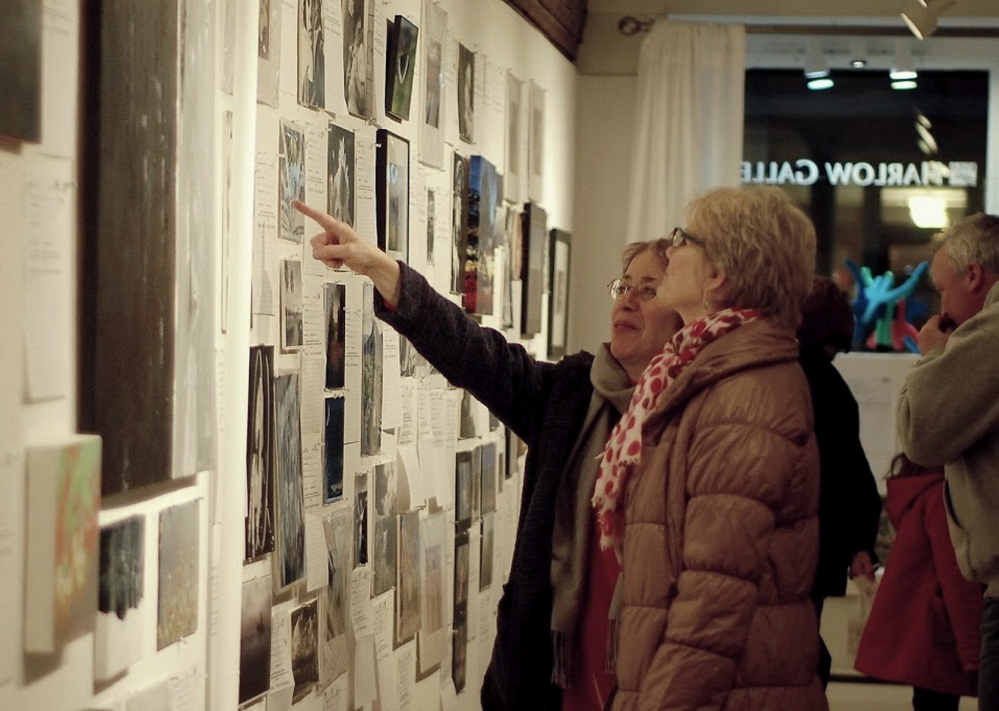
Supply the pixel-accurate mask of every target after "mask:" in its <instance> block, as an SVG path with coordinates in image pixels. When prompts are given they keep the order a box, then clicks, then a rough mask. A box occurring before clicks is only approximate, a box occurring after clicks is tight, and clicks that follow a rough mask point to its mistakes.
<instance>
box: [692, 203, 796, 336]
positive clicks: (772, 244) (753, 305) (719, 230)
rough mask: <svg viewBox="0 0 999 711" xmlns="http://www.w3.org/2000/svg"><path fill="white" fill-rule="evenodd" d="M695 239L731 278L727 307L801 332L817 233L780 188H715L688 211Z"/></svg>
mask: <svg viewBox="0 0 999 711" xmlns="http://www.w3.org/2000/svg"><path fill="white" fill-rule="evenodd" d="M687 219H688V222H687V224H688V225H691V234H693V235H694V236H695V237H697V238H698V239H700V240H701V241H703V242H704V247H705V251H706V255H707V258H708V259H709V260H710V261H711V262H713V263H714V264H715V265H716V266H718V267H719V268H720V269H722V270H723V271H724V272H725V274H726V276H727V277H728V288H729V291H728V304H727V305H728V306H735V307H738V308H746V309H758V310H759V311H760V312H762V314H763V316H764V317H765V318H767V319H768V320H769V321H771V322H773V323H776V324H777V325H781V326H790V327H791V328H797V327H798V324H799V323H800V322H801V311H802V304H803V303H804V301H805V297H806V296H807V295H808V291H809V288H810V287H811V285H812V274H813V273H814V271H815V227H814V226H813V225H812V221H811V219H810V218H809V217H808V215H806V214H805V213H804V212H803V211H802V210H801V209H800V208H799V207H798V206H797V205H795V204H794V203H793V202H792V201H791V198H790V197H788V195H787V194H786V193H785V192H784V191H782V190H781V189H780V188H775V187H768V186H760V185H754V186H745V187H741V188H715V189H714V190H710V191H708V192H706V193H704V194H702V195H699V196H698V197H696V198H694V199H693V200H691V201H690V203H689V204H688V205H687Z"/></svg>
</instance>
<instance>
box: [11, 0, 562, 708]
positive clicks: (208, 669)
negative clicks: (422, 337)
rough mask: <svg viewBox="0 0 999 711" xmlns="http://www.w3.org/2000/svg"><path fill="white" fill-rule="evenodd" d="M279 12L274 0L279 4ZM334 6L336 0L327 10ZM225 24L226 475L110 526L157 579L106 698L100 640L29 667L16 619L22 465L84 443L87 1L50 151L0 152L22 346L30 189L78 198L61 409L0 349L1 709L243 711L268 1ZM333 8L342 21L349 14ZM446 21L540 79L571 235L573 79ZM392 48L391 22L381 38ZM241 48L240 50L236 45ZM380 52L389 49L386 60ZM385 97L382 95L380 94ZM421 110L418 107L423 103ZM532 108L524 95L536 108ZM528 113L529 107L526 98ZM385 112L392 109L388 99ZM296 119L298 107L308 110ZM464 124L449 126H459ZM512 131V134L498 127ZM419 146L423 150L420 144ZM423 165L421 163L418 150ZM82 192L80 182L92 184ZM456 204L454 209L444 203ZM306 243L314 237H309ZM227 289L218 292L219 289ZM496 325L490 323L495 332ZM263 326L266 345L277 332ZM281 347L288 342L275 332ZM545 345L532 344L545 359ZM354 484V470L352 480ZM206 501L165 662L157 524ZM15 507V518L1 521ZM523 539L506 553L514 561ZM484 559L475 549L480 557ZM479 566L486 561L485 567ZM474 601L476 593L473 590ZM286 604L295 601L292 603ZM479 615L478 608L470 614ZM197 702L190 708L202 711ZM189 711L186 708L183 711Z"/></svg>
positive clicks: (482, 653)
mask: <svg viewBox="0 0 999 711" xmlns="http://www.w3.org/2000/svg"><path fill="white" fill-rule="evenodd" d="M275 1H278V0H275ZM283 1H284V2H285V5H287V9H286V10H285V11H286V12H287V11H288V10H291V11H292V13H293V12H294V7H295V6H296V3H294V2H291V1H289V0H283ZM327 1H328V2H329V1H330V0H327ZM205 2H207V3H208V4H209V6H210V7H211V8H212V10H213V12H214V13H215V17H216V24H217V27H216V37H217V38H218V45H219V46H218V53H217V56H218V66H217V67H216V70H217V71H216V72H214V75H209V76H204V77H202V80H203V81H206V82H211V83H212V84H213V85H214V86H216V87H218V83H219V76H218V75H219V73H220V72H221V67H222V64H223V62H224V61H229V58H230V57H231V58H232V61H233V63H234V68H235V71H234V87H233V92H232V95H227V94H226V93H224V92H221V91H218V92H217V95H216V103H217V107H216V108H217V111H216V114H217V120H216V126H215V135H216V136H217V137H218V143H217V144H216V146H215V165H214V166H210V167H207V166H206V169H212V170H214V172H215V179H216V184H217V185H218V189H219V192H220V193H221V191H222V189H223V183H222V180H223V172H222V167H223V166H222V165H221V163H220V161H221V148H220V146H221V134H222V115H223V112H224V111H226V110H231V111H232V112H233V116H234V120H233V139H234V148H233V154H232V186H231V195H232V205H233V213H232V225H233V228H232V238H231V239H232V241H231V244H230V247H229V248H230V252H229V256H228V259H227V260H226V266H227V268H228V273H229V280H228V293H227V296H228V305H229V306H228V319H227V331H226V333H224V334H223V333H222V332H221V331H220V330H219V332H218V333H217V335H216V364H215V365H216V373H217V378H218V383H217V390H218V395H219V399H218V408H219V430H218V440H219V458H218V461H219V464H218V470H217V471H211V472H202V473H200V474H198V475H197V476H196V477H194V478H193V479H192V480H187V481H185V482H182V483H181V484H180V485H179V486H169V487H164V488H162V489H151V490H149V491H146V492H139V493H138V494H137V495H136V496H133V497H124V498H123V499H120V500H117V501H115V502H114V506H113V507H106V508H105V510H103V511H102V512H101V516H100V521H101V523H102V524H107V523H110V522H113V521H116V520H119V519H121V518H124V517H126V516H128V515H131V514H133V513H142V514H145V515H146V516H147V523H146V551H145V559H144V563H145V570H146V588H145V594H146V598H147V600H148V601H149V602H150V603H151V604H149V605H147V607H146V619H145V628H146V640H145V643H144V649H145V652H146V654H145V658H144V659H143V660H142V661H140V662H139V663H137V664H135V665H133V666H132V667H131V668H130V670H129V671H128V672H127V674H125V675H124V676H122V677H121V678H119V679H116V680H115V681H114V682H113V683H111V684H110V685H106V686H102V687H100V688H95V686H94V684H93V679H92V670H93V636H92V635H90V634H88V635H85V636H83V637H81V638H79V639H77V640H75V641H74V642H72V643H70V644H69V645H68V646H67V647H66V648H65V649H64V650H63V652H62V655H61V656H60V657H58V658H56V659H52V660H47V665H39V664H38V663H36V662H34V661H31V662H29V661H27V660H25V658H24V657H23V656H22V654H21V651H20V650H21V641H20V640H21V625H20V619H21V615H20V611H21V610H22V609H23V608H24V605H26V604H30V593H28V594H27V595H26V594H25V591H24V590H23V570H24V565H25V561H24V556H23V550H24V544H25V539H24V526H25V521H24V507H23V503H24V477H23V470H22V464H23V452H24V448H25V446H26V445H30V444H31V443H32V442H39V441H42V440H46V439H49V438H52V437H58V436H60V435H64V434H68V433H71V432H74V431H76V428H77V423H76V414H75V413H76V411H77V402H76V388H77V382H76V357H75V353H76V345H75V344H76V340H77V335H76V334H77V327H76V318H77V308H78V303H77V298H76V284H77V274H76V271H77V267H78V266H79V260H78V258H77V253H76V245H77V241H78V234H77V229H78V227H77V224H76V212H77V205H76V199H77V198H76V192H75V181H76V180H78V178H77V146H76V142H77V136H76V126H77V121H78V106H79V104H78V97H77V85H78V80H79V76H80V71H81V67H80V66H79V59H78V57H79V46H78V45H79V42H78V37H79V33H80V18H79V12H80V8H79V6H80V3H78V2H76V1H75V0H67V2H65V3H46V4H45V8H46V13H45V30H44V38H43V47H44V68H43V70H44V89H43V93H44V96H43V106H42V109H43V129H44V130H43V141H42V143H41V144H40V145H38V146H29V145H21V144H18V143H14V142H6V141H4V142H0V217H2V220H3V223H4V225H5V227H6V229H5V230H4V231H3V234H4V237H3V244H4V247H5V250H4V251H5V259H4V260H2V265H0V284H2V286H0V289H2V298H0V327H2V328H3V330H4V332H5V333H8V334H23V333H24V323H25V318H24V307H25V305H26V304H29V303H30V302H29V300H28V299H27V298H26V293H25V284H24V281H23V275H22V260H23V256H24V254H25V251H26V246H27V245H26V243H25V239H26V234H27V233H28V230H27V229H26V226H27V225H28V223H29V222H30V220H31V217H32V215H33V214H35V213H34V212H33V210H37V209H38V208H37V206H36V205H34V204H33V203H32V202H31V201H30V200H29V188H30V187H31V185H32V184H33V182H32V179H33V178H32V176H36V175H39V174H44V175H51V174H55V175H57V176H60V177H64V178H65V179H64V180H63V182H64V183H66V184H67V186H66V187H65V189H66V190H68V191H69V194H70V196H71V200H70V205H71V207H70V209H69V210H68V211H67V212H66V214H65V216H64V217H65V219H64V220H63V221H62V222H60V223H59V229H58V238H59V239H60V240H61V241H62V242H63V244H64V247H65V257H66V258H65V262H64V279H63V281H62V286H63V287H64V288H65V292H64V296H65V298H64V302H63V304H62V306H63V309H64V315H65V321H64V323H63V325H62V326H61V327H60V326H59V325H58V324H59V321H58V320H57V319H55V318H52V319H50V320H48V321H47V322H46V326H48V327H49V330H50V332H51V333H50V335H51V338H52V341H51V344H50V345H48V346H47V347H46V348H47V352H48V353H49V354H50V355H51V354H52V352H54V351H58V352H59V353H62V354H64V355H63V358H64V360H63V361H62V365H61V366H60V373H59V375H60V376H61V377H63V378H64V380H65V383H66V387H65V394H64V396H62V397H60V398H56V399H52V400H48V401H45V402H38V403H28V402H26V400H25V396H24V393H25V388H26V377H25V370H26V369H25V360H24V348H25V346H24V343H23V338H21V337H9V338H6V339H2V340H0V362H2V363H3V364H4V367H3V368H2V369H0V502H2V503H0V610H2V612H3V615H4V619H5V620H7V621H8V622H7V623H6V624H4V625H3V626H0V708H2V709H11V710H12V711H21V710H22V709H29V708H44V709H46V710H47V711H49V710H51V711H62V710H66V711H70V710H75V709H80V708H91V707H93V708H116V709H117V708H124V705H123V704H124V703H125V702H127V700H128V699H129V698H130V697H132V696H133V695H134V694H135V693H137V692H140V691H142V690H143V689H146V688H148V687H149V686H151V685H154V684H156V683H158V682H160V681H163V680H168V679H171V678H179V677H182V676H184V675H186V674H188V673H191V674H193V677H192V678H191V680H192V685H191V689H192V690H193V691H194V692H195V697H196V699H197V700H199V701H200V698H201V697H202V695H204V696H205V700H206V702H207V706H208V707H209V708H215V709H227V710H228V709H233V708H235V707H236V696H237V690H238V679H239V674H238V669H239V620H240V610H239V607H240V606H239V603H238V601H239V600H240V596H241V583H242V578H243V574H244V569H243V565H242V550H243V535H244V534H243V500H244V496H245V427H246V414H245V413H246V382H247V351H248V346H249V345H250V344H251V342H257V341H256V340H255V339H257V338H258V337H259V336H260V335H261V333H256V334H251V329H250V316H249V312H250V279H251V251H252V235H253V232H254V226H253V204H254V195H253V187H254V181H253V173H254V164H255V158H256V154H257V150H258V148H257V146H258V143H257V138H258V126H257V112H258V108H257V104H256V82H257V77H256V71H257V62H256V23H257V13H256V3H244V2H236V1H235V0H205ZM229 3H232V4H233V6H235V8H236V10H235V11H234V14H233V15H232V17H233V18H234V25H233V27H235V29H236V31H235V33H234V34H233V35H228V34H227V33H226V31H225V20H224V12H225V11H226V10H227V9H228V7H229ZM376 4H377V6H378V13H379V15H378V16H379V17H380V18H385V17H392V16H394V15H395V14H396V13H399V14H404V15H406V16H407V17H409V18H411V19H414V20H415V21H416V22H417V24H419V23H420V17H421V15H420V7H421V5H420V3H419V2H418V1H417V0H392V1H390V2H381V0H377V2H376ZM335 5H336V6H337V7H339V3H338V2H336V3H335ZM441 5H442V6H443V7H444V9H445V10H446V11H447V12H448V15H449V18H448V19H449V33H450V34H451V36H453V37H455V38H457V39H458V40H460V41H461V42H462V43H464V44H466V45H467V46H470V47H472V48H473V49H475V50H476V51H477V52H479V53H480V54H479V56H480V57H481V56H488V58H489V61H490V62H491V63H492V64H493V65H494V66H496V67H498V68H510V69H512V70H513V71H514V73H515V74H516V75H517V76H518V77H519V78H520V79H522V80H525V81H526V80H528V79H533V80H534V81H535V82H536V83H537V84H539V85H540V86H542V87H543V88H544V89H545V90H546V92H547V93H546V112H547V115H546V123H545V144H546V153H545V158H544V173H545V175H546V185H545V192H544V197H543V200H542V201H541V204H542V206H543V207H544V208H545V209H546V210H547V212H548V215H549V226H558V227H562V228H564V229H567V230H570V231H571V230H572V228H573V222H572V218H573V212H572V204H573V201H574V199H575V183H574V165H573V163H574V156H575V143H574V141H573V137H574V135H575V133H576V127H575V116H576V90H577V83H576V82H577V79H576V70H575V68H574V67H573V65H572V64H571V63H569V62H568V61H567V60H566V59H565V58H564V57H563V56H562V55H561V54H560V53H559V52H558V51H557V50H555V49H554V47H552V46H551V45H550V44H549V43H548V42H547V40H545V39H544V38H543V37H542V36H541V35H540V33H539V32H537V31H536V30H534V29H533V28H532V27H530V26H529V25H528V24H527V23H526V22H525V21H524V20H523V19H522V18H521V17H520V16H519V15H518V14H517V13H516V12H515V11H513V10H512V9H511V8H510V7H509V6H507V5H506V4H505V3H504V2H502V0H484V1H481V2H476V3H470V2H467V1H463V0H443V1H442V2H441ZM376 30H377V31H378V32H380V33H381V35H382V37H384V24H382V26H381V27H378V26H377V25H376ZM230 43H231V44H230ZM382 51H384V49H382ZM383 61H384V60H383V55H382V57H377V58H376V60H375V64H376V71H379V69H378V68H380V67H382V66H384V64H383ZM379 86H380V83H379ZM417 96H418V94H417ZM525 97H526V94H525ZM525 100H526V99H525ZM375 104H376V105H380V104H381V97H380V96H376V101H375ZM296 110H297V109H296ZM452 115H453V114H452ZM379 123H381V124H382V125H386V126H387V127H389V128H391V129H392V130H394V131H397V132H400V133H403V134H404V135H405V134H407V132H409V131H410V130H413V133H415V122H409V124H404V125H403V126H402V127H399V125H398V124H394V123H391V124H389V123H386V122H385V121H384V118H382V119H381V120H380V121H379ZM494 128H501V127H494ZM502 146H503V139H502V134H500V135H498V136H497V135H495V134H490V135H486V136H483V138H482V140H481V142H480V145H479V146H475V147H468V146H462V147H461V148H462V150H463V152H465V153H468V154H472V153H475V152H482V153H483V154H485V155H486V156H487V157H488V158H489V159H490V160H491V161H492V162H494V163H495V164H496V165H497V167H498V168H499V169H500V170H501V171H502V170H503V155H502ZM414 148H415V146H414ZM413 157H414V162H415V150H414V156H413ZM80 179H82V178H80ZM448 199H449V198H448ZM220 229H221V219H219V220H217V222H216V224H215V225H213V233H214V234H215V235H216V248H217V250H216V256H217V258H219V259H222V257H223V254H222V251H221V244H220V242H221V241H220V240H219V239H218V235H219V234H220ZM308 229H309V230H311V229H312V227H311V226H310V227H309V228H308ZM216 288H220V287H219V285H218V284H217V285H216ZM487 323H488V319H487ZM267 330H268V329H267V328H265V329H264V331H263V333H264V334H266V333H267ZM271 333H276V331H274V330H271ZM543 344H544V334H541V335H540V336H538V337H537V338H536V339H534V342H533V343H531V344H530V345H531V346H532V347H533V348H534V349H535V350H536V351H537V352H539V353H542V354H543V352H544V345H543ZM351 475H352V472H345V480H346V479H347V478H348V477H350V476H351ZM504 497H505V499H504V500H505V501H506V502H507V504H508V505H511V506H515V505H516V502H517V499H518V492H516V491H513V490H511V489H510V488H509V487H507V489H506V490H505V491H504ZM194 499H200V500H201V501H202V505H201V509H200V510H201V521H200V541H201V551H200V561H199V601H200V605H199V625H198V631H197V632H196V633H195V634H194V635H192V636H190V637H188V638H186V639H184V640H182V641H181V642H180V643H177V644H174V645H172V646H171V647H168V648H167V649H164V650H162V651H160V652H156V650H155V646H156V643H155V616H156V612H155V609H156V608H155V602H156V577H155V571H156V567H157V550H156V548H157V540H158V536H157V528H158V526H157V518H158V513H159V512H160V511H162V510H163V509H165V508H168V507H170V506H172V505H174V504H176V503H181V502H184V501H189V500H194ZM4 504H6V506H7V507H6V508H4ZM510 543H511V541H507V542H506V544H505V545H506V546H507V547H509V545H510ZM473 550H476V549H475V547H473ZM475 554H476V555H477V552H476V553H475ZM501 571H502V567H501V566H500V563H499V562H498V563H497V573H496V574H497V576H499V579H497V580H494V583H493V585H492V588H491V590H487V591H486V593H485V594H483V595H481V596H479V595H478V594H477V592H476V594H475V595H474V596H472V597H470V600H469V605H470V609H469V614H470V616H471V615H472V614H475V615H476V616H477V617H478V618H479V619H480V621H481V624H480V625H479V627H480V630H479V631H480V636H479V639H478V641H470V643H469V650H468V683H467V686H466V690H465V691H464V692H463V693H462V694H460V695H459V696H458V699H457V702H458V705H457V707H458V708H459V709H474V708H478V688H479V681H480V679H481V675H482V673H483V672H484V669H485V664H486V662H487V661H488V651H489V647H490V646H491V645H489V644H487V641H488V638H490V632H489V630H488V629H486V628H485V626H486V625H489V624H492V620H493V615H494V610H495V603H496V601H497V600H498V594H499V589H500V583H501V582H502V572H501ZM473 587H475V588H477V586H473ZM282 604H283V603H282ZM473 605H474V607H473ZM439 694H440V680H439V678H438V677H437V676H436V675H432V676H431V677H429V678H428V679H426V680H424V681H422V682H420V683H419V684H418V685H417V686H416V688H415V692H414V696H413V698H412V708H418V709H423V708H436V707H437V706H438V704H439V701H438V697H439ZM321 704H322V699H321V697H319V696H315V695H313V696H310V697H307V699H306V700H303V701H302V702H301V703H300V704H299V705H297V706H296V709H298V708H302V709H318V708H321ZM198 707H199V704H198V703H196V704H195V706H194V708H198ZM185 708H187V707H185Z"/></svg>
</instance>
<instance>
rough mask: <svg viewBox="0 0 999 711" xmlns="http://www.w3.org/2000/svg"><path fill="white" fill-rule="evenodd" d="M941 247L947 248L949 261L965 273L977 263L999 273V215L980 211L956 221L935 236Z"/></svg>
mask: <svg viewBox="0 0 999 711" xmlns="http://www.w3.org/2000/svg"><path fill="white" fill-rule="evenodd" d="M934 241H935V242H936V246H937V249H940V248H941V247H944V246H946V247H947V262H948V263H949V264H950V266H951V267H952V268H953V269H954V271H955V272H963V271H964V270H965V269H967V268H968V265H970V264H972V263H973V262H977V263H978V264H981V265H982V268H983V269H985V271H987V272H991V273H992V274H997V275H999V217H997V216H995V215H988V214H986V213H984V212H979V213H977V214H975V215H969V216H968V217H965V218H964V219H962V220H960V221H959V222H956V223H955V224H953V225H951V226H950V227H948V228H947V229H946V230H944V231H943V232H940V233H939V234H937V235H936V236H935V237H934Z"/></svg>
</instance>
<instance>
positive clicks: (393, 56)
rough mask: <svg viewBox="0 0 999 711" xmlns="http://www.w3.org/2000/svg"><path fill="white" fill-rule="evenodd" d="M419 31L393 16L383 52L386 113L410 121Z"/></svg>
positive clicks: (404, 19) (397, 16)
mask: <svg viewBox="0 0 999 711" xmlns="http://www.w3.org/2000/svg"><path fill="white" fill-rule="evenodd" d="M419 34H420V31H419V29H418V28H417V27H416V25H414V24H413V23H412V22H410V21H409V20H407V19H406V18H405V16H403V15H396V16H395V20H394V21H393V22H392V25H391V26H390V27H389V30H388V39H387V42H388V46H387V47H386V49H385V113H386V114H387V115H389V116H391V117H392V118H396V119H399V120H400V121H408V120H409V108H410V104H411V103H412V100H413V75H414V74H415V73H416V47H417V39H418V37H419Z"/></svg>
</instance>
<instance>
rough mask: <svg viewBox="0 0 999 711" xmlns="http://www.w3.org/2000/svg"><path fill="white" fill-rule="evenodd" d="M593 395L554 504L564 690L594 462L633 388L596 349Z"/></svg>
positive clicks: (555, 593) (555, 631) (555, 610)
mask: <svg viewBox="0 0 999 711" xmlns="http://www.w3.org/2000/svg"><path fill="white" fill-rule="evenodd" d="M590 382H591V383H592V384H593V396H592V397H591V398H590V407H589V409H588V410H587V412H586V419H585V420H584V422H583V427H582V429H581V430H580V432H579V436H578V437H577V438H576V442H575V443H574V444H573V446H572V450H571V453H570V455H569V459H568V462H567V464H566V467H565V470H564V471H563V474H562V480H561V483H560V485H559V490H558V493H557V494H556V499H555V526H554V530H553V532H552V568H551V583H552V649H553V653H554V654H553V656H554V668H553V670H552V682H553V683H555V684H557V685H558V686H559V687H561V688H563V689H565V688H568V687H569V685H570V684H571V682H572V678H573V669H572V667H573V656H574V655H575V654H576V653H577V652H576V644H575V641H576V640H575V638H576V630H577V627H578V625H579V615H580V611H581V608H582V598H583V588H584V586H585V584H586V574H587V554H588V548H587V546H588V544H589V540H590V527H591V526H592V525H593V507H592V505H591V504H590V497H591V496H592V495H593V486H594V483H595V482H596V479H597V459H598V458H599V456H600V453H601V451H602V450H603V448H604V445H605V444H606V443H607V438H608V437H609V436H610V433H611V430H612V429H613V428H614V424H615V423H616V422H617V421H618V420H619V419H620V418H621V415H622V414H623V413H624V412H626V411H627V409H628V403H629V402H630V401H631V394H632V391H633V390H634V385H633V384H632V383H631V381H630V380H629V378H628V375H627V373H625V372H624V369H623V368H622V367H621V364H620V363H618V362H617V360H616V359H615V358H614V356H612V355H611V354H610V350H609V349H608V347H607V344H606V343H605V344H603V345H601V346H600V348H599V350H598V351H597V354H596V357H595V358H594V360H593V365H592V366H591V367H590Z"/></svg>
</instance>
